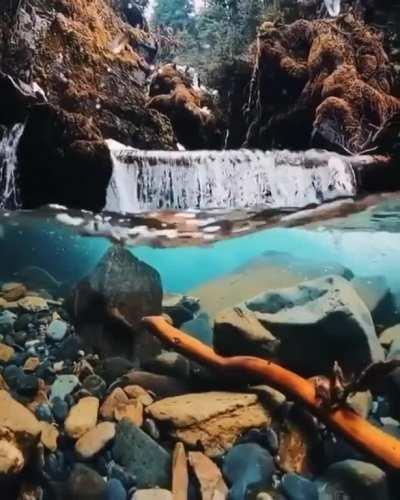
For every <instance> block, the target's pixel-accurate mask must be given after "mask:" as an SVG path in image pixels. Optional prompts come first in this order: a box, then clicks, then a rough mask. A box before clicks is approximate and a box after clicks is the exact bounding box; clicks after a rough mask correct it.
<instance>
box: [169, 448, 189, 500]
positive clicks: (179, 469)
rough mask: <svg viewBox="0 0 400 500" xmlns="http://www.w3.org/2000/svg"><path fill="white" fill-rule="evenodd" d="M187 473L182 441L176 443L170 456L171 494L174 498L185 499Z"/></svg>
mask: <svg viewBox="0 0 400 500" xmlns="http://www.w3.org/2000/svg"><path fill="white" fill-rule="evenodd" d="M188 487H189V473H188V466H187V460H186V453H185V447H184V445H183V443H176V445H175V449H174V453H173V456H172V495H173V497H174V500H187V498H188Z"/></svg>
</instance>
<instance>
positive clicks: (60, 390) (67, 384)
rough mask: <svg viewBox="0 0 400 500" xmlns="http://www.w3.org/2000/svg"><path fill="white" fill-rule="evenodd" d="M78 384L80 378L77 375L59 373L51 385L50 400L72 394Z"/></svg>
mask: <svg viewBox="0 0 400 500" xmlns="http://www.w3.org/2000/svg"><path fill="white" fill-rule="evenodd" d="M78 386H79V380H78V377H76V376H75V375H58V376H57V378H56V380H55V381H54V383H53V385H52V386H51V391H50V400H53V399H54V398H55V397H59V398H60V399H65V396H67V395H68V394H71V392H72V391H73V390H74V389H75V388H76V387H78Z"/></svg>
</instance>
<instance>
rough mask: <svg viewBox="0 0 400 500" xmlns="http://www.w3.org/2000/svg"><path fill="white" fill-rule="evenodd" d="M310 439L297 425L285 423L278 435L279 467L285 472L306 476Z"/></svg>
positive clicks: (308, 470)
mask: <svg viewBox="0 0 400 500" xmlns="http://www.w3.org/2000/svg"><path fill="white" fill-rule="evenodd" d="M310 453H311V438H310V435H308V433H307V432H305V430H303V429H302V428H301V427H300V426H299V425H297V424H295V423H293V422H290V421H287V422H286V425H285V427H284V428H282V430H281V432H280V434H279V466H280V467H281V468H282V469H283V470H284V471H286V472H295V473H296V474H301V475H302V474H308V473H309V472H310V470H311V459H310Z"/></svg>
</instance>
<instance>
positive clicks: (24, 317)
mask: <svg viewBox="0 0 400 500" xmlns="http://www.w3.org/2000/svg"><path fill="white" fill-rule="evenodd" d="M33 320H34V316H33V314H28V313H24V314H21V315H19V316H18V318H17V319H16V320H15V323H14V330H15V331H16V332H17V331H19V330H26V329H27V328H28V325H29V324H31V323H32V322H33Z"/></svg>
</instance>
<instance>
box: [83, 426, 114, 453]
mask: <svg viewBox="0 0 400 500" xmlns="http://www.w3.org/2000/svg"><path fill="white" fill-rule="evenodd" d="M114 436H115V424H114V423H112V422H101V423H99V424H97V425H96V427H93V429H90V430H89V431H88V432H86V433H85V434H83V436H81V437H80V438H79V439H78V441H77V442H76V443H75V450H76V453H77V455H78V457H80V458H82V459H83V460H86V459H89V458H92V457H93V456H94V455H96V454H97V453H99V451H101V450H102V449H103V448H104V447H105V446H107V445H108V443H109V442H110V441H112V440H113V439H114Z"/></svg>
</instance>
